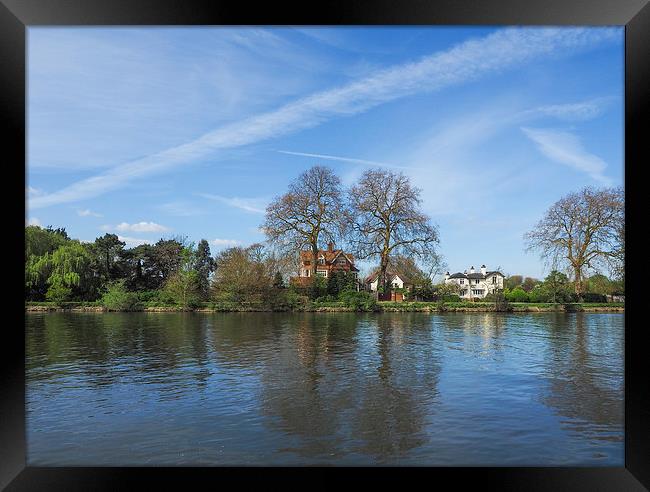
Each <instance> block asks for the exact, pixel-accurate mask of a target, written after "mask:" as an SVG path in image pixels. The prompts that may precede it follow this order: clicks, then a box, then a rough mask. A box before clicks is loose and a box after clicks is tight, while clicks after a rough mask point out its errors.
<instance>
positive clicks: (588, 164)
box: [522, 127, 611, 185]
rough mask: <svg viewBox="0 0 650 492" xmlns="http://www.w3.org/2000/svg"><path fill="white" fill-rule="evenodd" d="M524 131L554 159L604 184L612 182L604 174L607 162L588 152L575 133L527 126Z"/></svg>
mask: <svg viewBox="0 0 650 492" xmlns="http://www.w3.org/2000/svg"><path fill="white" fill-rule="evenodd" d="M522 131H523V132H524V134H525V135H526V136H527V137H528V138H529V139H531V140H532V141H533V142H534V143H535V144H536V145H537V149H538V150H539V151H540V152H541V153H542V154H544V155H545V156H546V157H548V158H549V159H551V160H552V161H555V162H558V163H560V164H564V165H565V166H569V167H572V168H574V169H577V170H578V171H582V172H584V173H586V174H588V175H589V176H590V177H591V178H593V179H594V180H596V181H599V182H601V183H603V184H606V185H609V184H611V179H610V178H608V177H607V176H605V175H604V174H603V173H604V171H605V169H606V168H607V163H606V162H605V161H604V160H602V159H601V158H600V157H598V156H595V155H593V154H590V153H589V152H587V151H586V150H585V148H584V146H583V145H582V142H581V141H580V139H579V138H578V137H577V136H576V135H574V134H573V133H570V132H567V131H562V130H556V129H540V128H526V127H522Z"/></svg>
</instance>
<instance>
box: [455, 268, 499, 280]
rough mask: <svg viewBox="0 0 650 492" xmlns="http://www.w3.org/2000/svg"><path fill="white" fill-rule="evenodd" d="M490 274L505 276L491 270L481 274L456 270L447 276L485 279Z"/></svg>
mask: <svg viewBox="0 0 650 492" xmlns="http://www.w3.org/2000/svg"><path fill="white" fill-rule="evenodd" d="M492 275H500V276H501V277H505V275H504V274H503V273H501V272H499V271H496V270H495V271H493V272H486V273H485V275H483V274H482V273H480V272H477V273H461V272H457V273H454V274H452V275H449V278H477V279H486V278H488V277H490V276H492Z"/></svg>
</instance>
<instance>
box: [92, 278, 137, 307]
mask: <svg viewBox="0 0 650 492" xmlns="http://www.w3.org/2000/svg"><path fill="white" fill-rule="evenodd" d="M101 302H102V305H103V306H104V307H105V308H106V309H108V310H109V311H135V310H137V309H138V308H139V307H140V303H139V302H138V295H137V294H136V293H135V292H129V291H128V289H127V288H126V285H125V281H124V280H123V279H122V280H116V281H114V282H111V283H110V284H108V285H107V288H106V292H104V294H103V295H102V299H101Z"/></svg>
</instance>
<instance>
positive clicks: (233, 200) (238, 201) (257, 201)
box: [196, 193, 268, 214]
mask: <svg viewBox="0 0 650 492" xmlns="http://www.w3.org/2000/svg"><path fill="white" fill-rule="evenodd" d="M196 195H197V196H200V197H203V198H207V199H208V200H214V201H217V202H220V203H223V204H225V205H228V206H229V207H235V208H238V209H240V210H245V211H246V212H252V213H255V214H263V213H264V212H265V210H266V205H267V203H268V200H267V199H266V198H259V197H258V198H240V197H226V196H221V195H213V194H210V193H196Z"/></svg>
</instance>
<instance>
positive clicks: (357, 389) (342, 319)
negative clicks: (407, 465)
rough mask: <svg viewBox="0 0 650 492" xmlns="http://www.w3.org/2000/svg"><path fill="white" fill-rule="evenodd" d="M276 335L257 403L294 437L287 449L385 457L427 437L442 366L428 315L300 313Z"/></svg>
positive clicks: (396, 455)
mask: <svg viewBox="0 0 650 492" xmlns="http://www.w3.org/2000/svg"><path fill="white" fill-rule="evenodd" d="M370 340H374V343H368V342H369V341H370ZM280 342H281V343H280V344H279V348H278V353H277V354H276V357H274V358H271V359H269V360H268V363H267V365H266V366H265V368H264V372H263V376H262V395H263V398H262V402H263V407H264V411H265V413H266V414H267V415H268V424H269V425H271V426H272V427H274V428H276V429H279V430H281V431H283V432H284V433H288V434H290V435H293V436H295V437H296V444H295V446H293V447H292V448H290V449H287V451H293V452H295V453H298V454H299V455H301V456H304V457H308V458H312V459H315V460H316V461H318V459H319V458H331V457H337V456H342V455H344V454H351V455H353V456H354V455H356V456H359V455H364V456H371V457H373V458H374V459H376V460H377V461H387V460H391V459H396V458H399V457H400V456H401V455H403V454H404V453H405V452H406V451H408V450H411V449H413V448H415V447H417V446H419V445H421V444H422V443H423V442H424V441H425V432H424V427H425V425H426V423H427V417H430V415H429V413H430V410H431V409H430V406H431V401H432V400H433V399H435V397H436V396H437V389H436V383H437V377H438V373H439V370H440V369H439V362H438V359H437V357H436V352H437V350H438V349H437V348H436V347H435V346H434V345H433V344H431V343H430V342H431V337H430V320H429V318H428V315H419V317H418V316H410V315H407V316H405V315H403V314H402V315H398V316H393V315H379V316H366V317H365V318H364V317H359V316H358V315H347V314H346V315H331V316H330V315H325V316H323V315H315V316H314V315H309V316H303V317H301V318H300V319H299V320H297V321H296V328H295V330H294V331H291V332H285V333H284V336H283V338H282V340H281V341H280ZM396 347H397V350H396V349H395V348H396Z"/></svg>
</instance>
